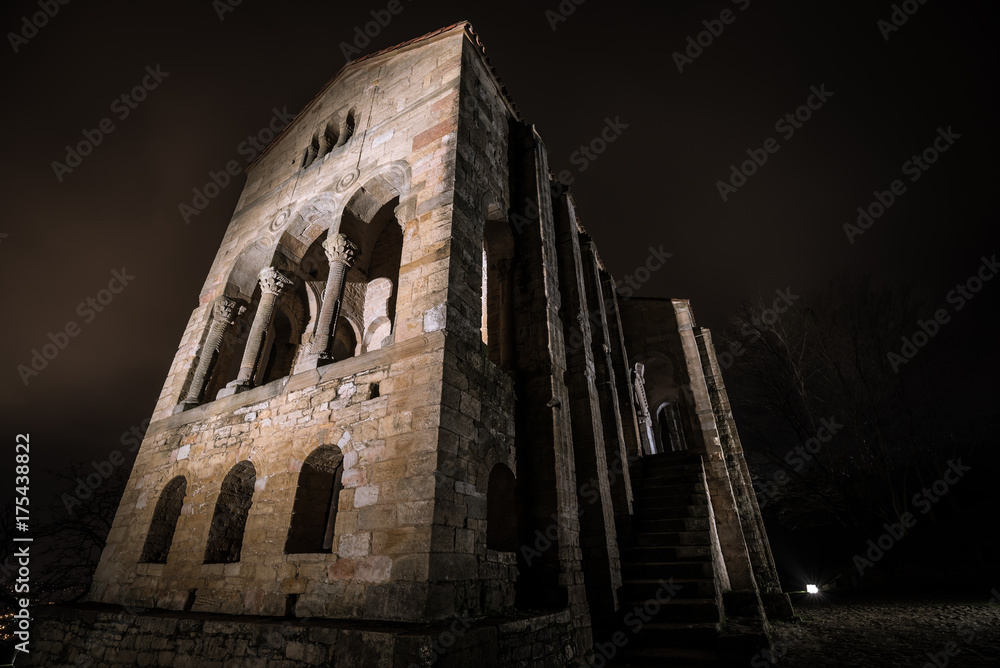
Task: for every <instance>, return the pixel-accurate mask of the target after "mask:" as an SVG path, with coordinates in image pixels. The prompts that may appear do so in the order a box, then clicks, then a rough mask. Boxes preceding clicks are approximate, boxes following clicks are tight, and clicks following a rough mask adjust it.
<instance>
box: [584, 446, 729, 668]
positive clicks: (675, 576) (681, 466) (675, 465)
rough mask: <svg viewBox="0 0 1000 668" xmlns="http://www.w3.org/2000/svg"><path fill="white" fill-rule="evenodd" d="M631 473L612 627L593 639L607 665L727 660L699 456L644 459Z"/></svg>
mask: <svg viewBox="0 0 1000 668" xmlns="http://www.w3.org/2000/svg"><path fill="white" fill-rule="evenodd" d="M636 473H637V474H639V475H638V476H635V477H633V479H632V482H633V489H634V490H635V507H636V513H635V517H634V524H633V530H634V540H633V545H632V546H631V547H628V548H626V549H625V550H623V552H622V580H623V584H622V589H621V590H620V592H619V596H618V599H619V604H620V610H619V614H618V615H617V619H616V624H615V625H614V626H613V628H607V629H605V630H604V633H602V634H599V636H598V637H599V638H600V640H599V642H600V643H604V644H603V647H604V649H605V651H604V655H605V657H606V658H607V659H610V660H609V661H608V662H607V665H609V666H670V667H671V668H685V667H688V666H692V667H693V666H701V667H704V666H723V665H728V664H727V663H725V662H723V660H722V654H721V653H720V651H719V636H720V630H721V624H722V620H723V614H722V611H723V601H722V595H721V594H722V592H721V591H720V587H718V586H717V583H716V580H715V575H714V571H713V565H712V546H711V540H712V535H711V532H710V522H711V519H710V517H711V508H710V507H709V497H708V492H707V490H706V489H705V482H704V474H703V469H702V464H701V459H700V457H699V456H698V455H695V454H688V453H685V452H677V453H664V454H658V455H653V456H647V457H645V458H644V459H643V461H642V463H641V465H640V468H639V469H638V470H636ZM668 597H669V600H667V599H668ZM643 617H645V619H646V620H648V621H643ZM640 621H641V626H640ZM616 633H617V634H619V635H617V639H618V642H617V644H616V643H615V642H614V638H615V634H616ZM620 634H624V639H622V636H621V635H620ZM601 636H603V637H601ZM608 642H611V643H612V644H613V645H614V649H612V648H611V646H609V645H607V643H608ZM601 647H602V645H598V650H599V652H598V653H599V654H600V648H601ZM609 654H613V655H614V656H613V657H610V656H607V655H609Z"/></svg>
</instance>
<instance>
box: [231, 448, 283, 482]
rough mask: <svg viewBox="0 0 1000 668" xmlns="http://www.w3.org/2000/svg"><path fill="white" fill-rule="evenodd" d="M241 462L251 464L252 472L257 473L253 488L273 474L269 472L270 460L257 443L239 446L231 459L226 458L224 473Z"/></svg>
mask: <svg viewBox="0 0 1000 668" xmlns="http://www.w3.org/2000/svg"><path fill="white" fill-rule="evenodd" d="M230 460H232V461H230ZM242 461H249V462H250V463H251V464H253V467H254V470H255V471H256V472H257V481H256V483H255V484H254V487H255V488H256V487H257V486H258V485H260V481H261V480H265V481H266V480H267V478H268V477H269V476H270V475H272V474H273V473H274V471H272V470H271V469H272V467H271V458H270V457H268V455H267V450H266V449H265V447H264V446H263V445H260V444H258V443H244V444H242V445H240V446H239V449H238V450H237V451H236V453H235V454H234V455H233V456H232V457H231V458H230V457H227V458H226V462H227V464H226V472H227V473H228V472H229V469H231V468H232V467H234V466H236V465H237V464H239V463H240V462H242Z"/></svg>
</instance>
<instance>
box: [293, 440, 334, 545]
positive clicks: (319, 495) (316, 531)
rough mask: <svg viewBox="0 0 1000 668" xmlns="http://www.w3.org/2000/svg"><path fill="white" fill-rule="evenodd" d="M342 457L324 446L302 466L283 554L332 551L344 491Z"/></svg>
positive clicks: (330, 447)
mask: <svg viewBox="0 0 1000 668" xmlns="http://www.w3.org/2000/svg"><path fill="white" fill-rule="evenodd" d="M343 459H344V457H343V454H342V453H341V452H340V448H338V447H336V446H333V445H323V446H320V447H319V448H317V449H316V450H315V451H313V453H312V454H310V455H309V457H307V458H306V461H305V462H303V463H302V471H301V472H300V473H299V483H298V487H297V488H296V490H295V501H294V503H293V504H292V521H291V526H290V527H289V529H288V539H287V540H286V541H285V553H286V554H308V553H320V552H331V551H332V550H333V539H334V534H335V532H336V524H337V506H338V504H339V502H340V491H341V490H342V489H343V483H342V478H343V476H344V464H343Z"/></svg>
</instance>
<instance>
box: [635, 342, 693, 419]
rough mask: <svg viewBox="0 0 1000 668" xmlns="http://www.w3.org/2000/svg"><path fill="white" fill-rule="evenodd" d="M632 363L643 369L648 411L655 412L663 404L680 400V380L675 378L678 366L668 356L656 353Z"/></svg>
mask: <svg viewBox="0 0 1000 668" xmlns="http://www.w3.org/2000/svg"><path fill="white" fill-rule="evenodd" d="M632 361H633V362H641V363H642V365H643V366H644V367H645V373H644V374H643V378H644V379H645V381H646V399H647V401H648V403H649V409H650V411H651V412H652V411H655V410H656V409H657V408H658V407H659V406H660V405H661V404H662V403H663V402H669V403H676V402H678V401H679V400H681V395H682V393H681V385H682V383H681V379H680V378H677V369H678V366H677V364H676V363H675V362H674V360H672V359H671V358H670V356H669V355H667V354H665V353H662V352H659V351H656V352H651V353H649V354H648V355H646V356H644V357H643V358H641V359H639V358H636V359H635V360H632Z"/></svg>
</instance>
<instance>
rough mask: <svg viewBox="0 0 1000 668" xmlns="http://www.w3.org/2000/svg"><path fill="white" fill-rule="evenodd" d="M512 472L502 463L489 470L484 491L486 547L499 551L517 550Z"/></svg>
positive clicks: (515, 509)
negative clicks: (488, 478)
mask: <svg viewBox="0 0 1000 668" xmlns="http://www.w3.org/2000/svg"><path fill="white" fill-rule="evenodd" d="M514 488H515V480H514V474H513V472H511V470H510V469H509V468H507V467H506V466H505V465H504V464H497V465H496V466H494V467H493V470H492V471H490V481H489V486H488V488H487V491H486V547H487V549H490V550H497V551H500V552H516V551H517V543H518V541H517V508H516V506H515V503H514Z"/></svg>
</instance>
